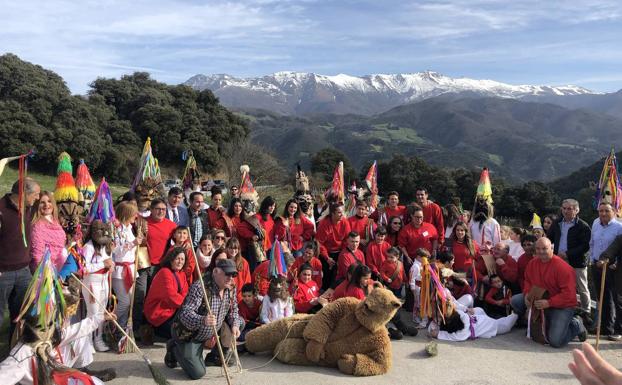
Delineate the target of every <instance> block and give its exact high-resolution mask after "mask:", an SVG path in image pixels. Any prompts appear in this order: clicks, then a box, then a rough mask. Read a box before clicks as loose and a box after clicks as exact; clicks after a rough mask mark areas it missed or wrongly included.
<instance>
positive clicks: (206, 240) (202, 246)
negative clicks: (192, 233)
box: [195, 234, 214, 273]
mask: <svg viewBox="0 0 622 385" xmlns="http://www.w3.org/2000/svg"><path fill="white" fill-rule="evenodd" d="M195 253H196V255H197V259H198V260H199V267H200V268H201V273H204V272H205V270H206V269H207V267H208V266H209V263H210V262H211V260H212V254H213V253H214V244H213V243H212V236H211V235H210V234H203V235H202V236H201V239H200V240H199V247H197V250H196V251H195Z"/></svg>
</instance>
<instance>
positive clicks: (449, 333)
mask: <svg viewBox="0 0 622 385" xmlns="http://www.w3.org/2000/svg"><path fill="white" fill-rule="evenodd" d="M517 319H518V316H517V315H516V314H515V313H512V314H511V315H509V316H507V317H503V318H500V319H493V318H490V317H488V316H487V315H486V313H485V312H484V310H483V309H482V308H479V307H476V308H474V309H473V308H471V309H460V308H456V309H454V310H453V312H452V313H451V314H449V315H446V316H445V320H444V321H443V320H441V321H440V325H437V324H436V323H435V322H431V323H430V326H429V328H428V333H429V335H430V336H431V337H434V338H438V339H439V340H445V341H466V340H469V339H471V340H473V339H476V338H492V337H494V336H496V335H499V334H505V333H508V332H509V331H510V330H512V327H513V326H514V324H515V323H516V320H517Z"/></svg>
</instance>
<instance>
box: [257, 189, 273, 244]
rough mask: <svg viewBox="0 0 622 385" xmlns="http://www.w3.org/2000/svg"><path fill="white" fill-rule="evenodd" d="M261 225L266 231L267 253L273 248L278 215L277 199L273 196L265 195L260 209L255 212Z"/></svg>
mask: <svg viewBox="0 0 622 385" xmlns="http://www.w3.org/2000/svg"><path fill="white" fill-rule="evenodd" d="M255 216H256V217H257V219H259V223H260V224H261V227H263V229H264V231H265V232H266V239H265V241H264V251H265V252H266V254H267V253H268V252H269V251H270V250H271V249H272V242H274V232H275V226H274V217H275V216H276V201H275V200H274V198H272V197H271V196H267V197H265V198H264V199H263V200H262V201H261V204H260V205H259V211H258V212H257V214H255Z"/></svg>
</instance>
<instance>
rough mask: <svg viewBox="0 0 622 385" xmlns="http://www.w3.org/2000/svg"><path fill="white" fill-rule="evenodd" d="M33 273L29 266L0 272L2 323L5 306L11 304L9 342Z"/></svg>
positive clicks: (0, 314) (0, 316) (0, 321)
mask: <svg viewBox="0 0 622 385" xmlns="http://www.w3.org/2000/svg"><path fill="white" fill-rule="evenodd" d="M31 278H32V274H30V269H29V268H28V266H26V267H24V268H21V269H19V270H15V271H3V272H2V273H0V325H2V321H3V320H4V308H5V306H7V305H8V306H9V314H10V317H11V318H10V319H9V322H10V323H11V325H10V328H9V342H10V341H11V336H12V335H13V330H15V323H14V322H13V320H14V319H15V318H17V316H18V315H19V311H20V309H21V307H22V302H24V296H25V295H26V290H27V289H28V284H29V283H30V279H31Z"/></svg>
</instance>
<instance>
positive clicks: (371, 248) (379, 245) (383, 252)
mask: <svg viewBox="0 0 622 385" xmlns="http://www.w3.org/2000/svg"><path fill="white" fill-rule="evenodd" d="M386 239H387V228H386V227H384V226H378V228H377V229H376V234H374V241H373V242H370V243H369V244H368V245H367V249H366V250H365V264H366V265H367V266H369V268H370V269H371V275H372V277H374V278H375V279H378V278H379V277H380V266H382V263H383V262H384V260H385V259H387V251H388V250H389V249H390V248H391V244H390V243H389V242H387V241H386Z"/></svg>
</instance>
